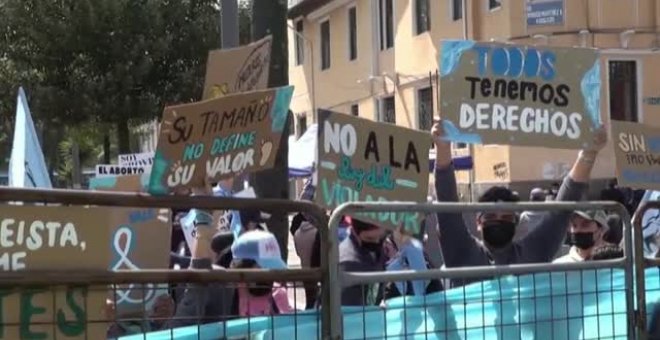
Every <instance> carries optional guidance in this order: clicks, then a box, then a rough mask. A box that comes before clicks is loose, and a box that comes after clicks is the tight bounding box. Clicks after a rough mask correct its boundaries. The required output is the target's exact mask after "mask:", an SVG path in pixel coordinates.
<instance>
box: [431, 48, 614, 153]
mask: <svg viewBox="0 0 660 340" xmlns="http://www.w3.org/2000/svg"><path fill="white" fill-rule="evenodd" d="M440 67H441V78H440V98H441V101H442V103H441V107H440V114H441V115H442V118H443V128H444V133H445V138H446V139H447V140H449V141H452V142H462V143H472V144H503V145H523V146H541V147H548V148H561V149H582V148H584V147H586V146H588V145H589V144H590V143H591V142H592V140H593V134H594V131H595V130H596V129H597V128H598V127H600V124H601V119H600V95H601V86H600V85H601V84H600V82H601V80H600V59H599V56H598V52H597V51H596V50H595V49H587V48H573V47H570V48H569V47H550V46H542V47H541V46H526V45H514V44H502V43H487V42H475V41H470V40H446V41H443V42H442V53H441V57H440Z"/></svg>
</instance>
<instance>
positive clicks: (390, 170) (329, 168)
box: [315, 110, 431, 235]
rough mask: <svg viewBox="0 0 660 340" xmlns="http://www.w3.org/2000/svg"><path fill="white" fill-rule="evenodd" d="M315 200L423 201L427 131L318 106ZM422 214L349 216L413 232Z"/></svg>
mask: <svg viewBox="0 0 660 340" xmlns="http://www.w3.org/2000/svg"><path fill="white" fill-rule="evenodd" d="M318 118H319V129H318V159H319V166H318V167H317V171H318V187H317V189H316V195H315V196H316V202H317V203H318V204H320V205H322V206H323V207H325V208H328V209H334V208H336V207H337V206H339V205H341V204H343V203H346V202H356V201H366V202H388V201H402V202H426V196H427V193H428V184H429V172H428V164H429V152H428V149H429V145H431V137H430V135H429V134H428V132H421V131H416V130H411V129H407V128H403V127H399V126H396V125H392V124H387V123H378V122H374V121H371V120H368V119H363V118H359V117H353V116H350V115H346V114H343V113H336V112H331V111H325V110H319V112H318ZM422 215H423V214H421V213H417V212H378V213H368V212H367V213H359V214H355V215H354V217H355V218H357V219H363V220H364V221H365V222H371V223H374V224H376V225H380V226H382V227H385V228H388V229H397V228H400V227H403V229H404V231H406V232H407V233H409V234H413V235H417V234H418V233H419V231H420V224H421V221H422V219H423V216H422Z"/></svg>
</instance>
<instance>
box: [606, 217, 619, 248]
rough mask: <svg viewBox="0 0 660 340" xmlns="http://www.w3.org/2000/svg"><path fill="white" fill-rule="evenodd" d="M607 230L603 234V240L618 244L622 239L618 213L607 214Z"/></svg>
mask: <svg viewBox="0 0 660 340" xmlns="http://www.w3.org/2000/svg"><path fill="white" fill-rule="evenodd" d="M607 226H608V228H607V231H606V232H605V235H603V241H605V242H607V243H612V244H619V243H621V240H622V239H623V222H622V221H621V217H619V215H609V216H607Z"/></svg>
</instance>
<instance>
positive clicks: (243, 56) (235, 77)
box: [204, 36, 273, 99]
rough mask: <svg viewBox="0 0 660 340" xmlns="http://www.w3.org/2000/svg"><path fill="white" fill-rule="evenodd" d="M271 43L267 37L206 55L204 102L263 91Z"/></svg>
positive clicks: (269, 37)
mask: <svg viewBox="0 0 660 340" xmlns="http://www.w3.org/2000/svg"><path fill="white" fill-rule="evenodd" d="M272 43H273V39H272V37H271V36H267V37H265V38H263V39H261V40H259V41H256V42H253V43H251V44H249V45H245V46H240V47H237V48H231V49H222V50H214V51H211V52H209V58H208V62H207V63H206V79H205V83H204V99H211V98H218V97H222V96H226V95H229V94H233V93H241V92H250V91H255V90H263V89H266V88H267V87H268V76H269V74H270V54H271V45H272Z"/></svg>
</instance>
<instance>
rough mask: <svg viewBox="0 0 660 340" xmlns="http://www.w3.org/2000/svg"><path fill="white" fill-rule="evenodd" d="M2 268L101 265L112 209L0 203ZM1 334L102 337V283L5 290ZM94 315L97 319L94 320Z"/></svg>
mask: <svg viewBox="0 0 660 340" xmlns="http://www.w3.org/2000/svg"><path fill="white" fill-rule="evenodd" d="M0 211H1V213H2V219H1V220H0V235H2V237H0V244H1V245H2V251H0V268H2V270H4V271H31V270H53V269H59V270H106V269H107V266H108V263H109V262H110V252H109V251H108V246H109V244H110V241H109V239H110V235H109V234H110V233H109V230H108V225H107V223H104V221H108V220H110V218H111V216H112V211H111V210H110V209H106V208H84V207H66V206H58V207H47V206H27V205H26V206H17V205H0ZM6 293H8V294H7V295H5V294H2V298H1V299H0V303H1V304H2V306H1V307H0V308H2V310H1V314H0V318H1V320H0V324H1V325H2V327H0V339H105V336H106V330H107V327H108V324H106V323H103V322H100V321H102V320H107V317H106V315H105V314H103V312H104V307H105V301H106V298H107V294H108V289H107V288H106V287H99V286H96V287H39V288H36V287H35V288H33V289H23V290H16V291H13V292H12V291H7V292H6ZM95 321H96V322H95Z"/></svg>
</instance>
